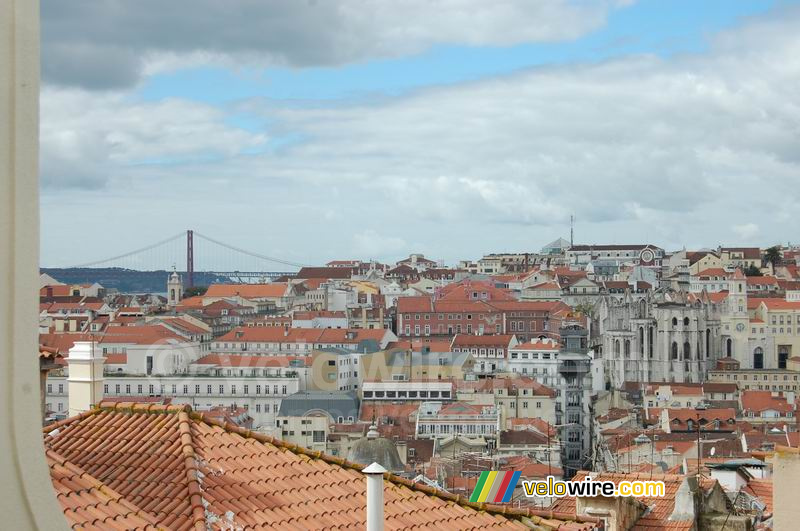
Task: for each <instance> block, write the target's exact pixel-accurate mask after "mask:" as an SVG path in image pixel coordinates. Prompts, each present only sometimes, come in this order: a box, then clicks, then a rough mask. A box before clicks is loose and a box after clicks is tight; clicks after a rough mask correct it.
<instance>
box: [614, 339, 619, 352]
mask: <svg viewBox="0 0 800 531" xmlns="http://www.w3.org/2000/svg"><path fill="white" fill-rule="evenodd" d="M614 354H617V355H619V339H617V340H616V341H614Z"/></svg>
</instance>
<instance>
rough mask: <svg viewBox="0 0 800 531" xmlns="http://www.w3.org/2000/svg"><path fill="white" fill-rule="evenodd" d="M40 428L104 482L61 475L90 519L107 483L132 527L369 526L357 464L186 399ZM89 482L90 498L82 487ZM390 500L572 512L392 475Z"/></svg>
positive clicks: (441, 518)
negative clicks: (471, 496)
mask: <svg viewBox="0 0 800 531" xmlns="http://www.w3.org/2000/svg"><path fill="white" fill-rule="evenodd" d="M56 429H57V430H58V431H57V432H54V430H56ZM44 431H45V434H46V436H45V446H46V447H47V449H48V450H49V451H50V452H51V453H52V454H53V455H57V456H59V457H60V459H61V460H62V463H65V464H68V466H73V467H78V468H79V469H81V470H83V471H85V472H86V473H87V474H91V475H92V476H94V477H97V478H102V480H99V479H98V480H96V482H91V480H89V482H90V484H92V485H94V486H95V487H96V489H97V490H96V491H92V490H91V489H87V487H88V485H86V484H83V483H81V484H74V483H72V484H71V483H65V484H64V488H63V489H62V492H61V493H62V494H64V497H63V498H61V497H60V501H61V502H62V506H65V507H67V501H70V502H72V506H70V510H74V511H76V512H80V513H81V515H82V516H84V515H85V516H84V517H87V516H91V517H92V519H93V520H97V519H102V518H103V517H106V516H108V515H106V514H105V513H104V512H102V511H95V510H94V503H95V502H96V501H97V497H98V496H99V491H103V492H107V493H108V497H109V498H116V495H117V493H118V494H119V498H117V499H118V503H121V504H124V507H125V509H127V516H128V517H129V518H133V517H134V516H135V515H137V514H142V515H143V516H147V517H148V518H142V519H143V520H144V521H143V522H141V523H139V522H137V523H135V524H131V523H127V522H126V523H122V527H128V528H143V527H144V526H145V525H147V524H149V523H150V522H151V521H153V520H155V521H157V522H158V523H159V524H160V525H162V526H168V527H172V528H176V529H189V528H194V529H198V530H200V529H206V528H207V527H208V528H239V527H242V528H245V527H246V528H256V527H258V528H270V529H334V528H336V529H342V528H346V527H348V528H362V527H363V525H364V522H365V520H366V514H365V513H366V509H365V507H366V500H365V487H364V485H365V478H364V475H363V474H362V473H361V472H360V469H361V468H363V467H362V466H361V465H356V464H353V463H350V462H347V461H345V460H343V459H341V458H337V457H332V456H327V455H325V454H321V453H319V452H312V451H310V450H306V449H303V448H300V447H298V446H296V445H293V444H289V443H285V442H283V441H280V440H277V439H273V438H271V437H268V436H266V435H262V434H258V433H254V432H252V431H250V430H248V429H245V428H240V427H235V426H231V425H230V424H223V423H221V422H219V421H216V420H214V419H212V418H209V417H206V416H203V415H200V414H197V413H193V412H192V411H191V408H189V407H188V406H167V405H157V404H149V405H145V404H132V403H114V404H112V403H106V402H104V403H102V404H101V405H100V407H99V408H98V409H94V410H92V411H89V412H87V413H84V414H82V415H80V416H77V417H73V418H70V419H67V420H64V421H60V422H57V423H55V424H52V425H50V426H47V427H46V428H45V429H44ZM132 442H134V444H131V443H132ZM145 442H146V443H147V444H144V443H145ZM89 449H91V451H89ZM65 466H67V465H65ZM84 489H87V490H88V491H89V492H88V494H92V496H91V497H89V499H84V498H82V497H81V496H80V495H79V493H80V492H82V491H83V490H84ZM67 498H70V500H67ZM384 500H385V504H384V511H385V522H386V527H387V528H388V529H411V528H419V527H425V528H437V527H438V528H442V529H444V528H462V529H464V528H470V529H486V528H509V529H526V526H524V525H523V524H522V523H521V522H520V521H519V520H518V519H521V518H523V517H529V518H531V519H532V520H533V522H534V523H536V524H539V525H544V526H545V527H550V528H556V527H557V526H558V525H560V524H564V523H565V522H562V521H557V520H553V517H552V516H551V517H550V520H545V519H544V518H542V517H539V516H537V515H536V511H535V510H531V509H514V508H511V507H507V506H498V505H489V504H487V505H483V504H482V505H478V504H471V503H469V502H467V501H465V500H464V499H463V497H457V496H455V495H452V494H447V493H444V492H442V491H439V490H436V489H433V488H431V487H427V486H421V485H415V484H414V483H413V482H412V481H410V480H407V479H403V478H400V477H398V476H393V475H391V474H387V475H386V476H385V479H384ZM113 510H115V511H116V512H118V513H121V512H124V510H123V509H119V508H117V507H114V508H113ZM107 512H113V511H112V509H110V508H109V510H108V511H107ZM501 512H502V513H503V514H501ZM585 520H586V519H584V521H585ZM596 521H597V520H594V522H596ZM551 522H552V523H551ZM565 528H566V529H568V528H569V527H561V529H565Z"/></svg>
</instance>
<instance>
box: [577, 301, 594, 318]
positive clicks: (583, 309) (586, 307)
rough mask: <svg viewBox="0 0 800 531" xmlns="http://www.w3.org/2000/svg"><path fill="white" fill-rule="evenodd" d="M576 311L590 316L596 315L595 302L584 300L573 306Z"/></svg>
mask: <svg viewBox="0 0 800 531" xmlns="http://www.w3.org/2000/svg"><path fill="white" fill-rule="evenodd" d="M573 309H574V310H575V311H576V312H578V313H580V314H583V315H586V316H588V317H594V304H592V303H590V302H582V303H580V304H578V305H577V306H575V307H574V308H573Z"/></svg>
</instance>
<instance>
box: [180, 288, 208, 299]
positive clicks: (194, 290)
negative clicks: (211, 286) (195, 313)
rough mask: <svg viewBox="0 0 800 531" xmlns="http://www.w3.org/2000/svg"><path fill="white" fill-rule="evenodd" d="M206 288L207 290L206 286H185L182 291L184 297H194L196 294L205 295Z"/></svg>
mask: <svg viewBox="0 0 800 531" xmlns="http://www.w3.org/2000/svg"><path fill="white" fill-rule="evenodd" d="M206 290H208V286H192V287H191V288H186V289H185V290H184V292H183V296H184V297H196V296H198V295H205V293H206Z"/></svg>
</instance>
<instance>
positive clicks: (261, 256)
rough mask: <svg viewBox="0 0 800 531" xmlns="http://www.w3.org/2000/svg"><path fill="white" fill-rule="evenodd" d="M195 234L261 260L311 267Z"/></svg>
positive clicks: (291, 265)
mask: <svg viewBox="0 0 800 531" xmlns="http://www.w3.org/2000/svg"><path fill="white" fill-rule="evenodd" d="M194 235H195V236H199V237H200V238H202V239H204V240H207V241H209V242H211V243H216V244H217V245H219V246H221V247H225V248H226V249H228V250H231V251H236V252H238V253H242V254H244V255H247V256H251V257H253V258H260V259H261V260H266V261H268V262H275V263H277V264H283V265H287V266H290V267H309V266H307V265H306V264H298V263H296V262H290V261H288V260H281V259H280V258H272V257H271V256H265V255H263V254H258V253H253V252H250V251H245V250H244V249H240V248H239V247H234V246H233V245H228V244H227V243H222V242H221V241H218V240H215V239H214V238H209V237H208V236H206V235H204V234H200V233H198V232H197V231H195V232H194Z"/></svg>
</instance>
